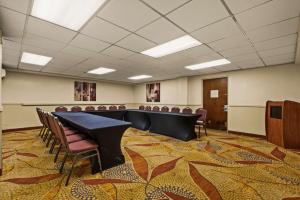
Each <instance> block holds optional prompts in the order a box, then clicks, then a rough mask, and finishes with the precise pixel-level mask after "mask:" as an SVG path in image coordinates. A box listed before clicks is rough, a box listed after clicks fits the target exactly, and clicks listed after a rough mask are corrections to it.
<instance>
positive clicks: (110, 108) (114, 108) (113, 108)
mask: <svg viewBox="0 0 300 200" xmlns="http://www.w3.org/2000/svg"><path fill="white" fill-rule="evenodd" d="M108 110H118V108H117V106H109V108H108Z"/></svg>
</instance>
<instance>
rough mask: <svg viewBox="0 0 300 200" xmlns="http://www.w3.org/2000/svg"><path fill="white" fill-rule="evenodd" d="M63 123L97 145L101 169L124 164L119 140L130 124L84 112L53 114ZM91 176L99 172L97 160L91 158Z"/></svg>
mask: <svg viewBox="0 0 300 200" xmlns="http://www.w3.org/2000/svg"><path fill="white" fill-rule="evenodd" d="M53 115H55V116H57V117H58V118H59V119H60V120H61V121H63V122H64V123H66V124H68V125H70V126H72V127H74V128H76V129H77V130H79V131H80V132H82V133H84V134H88V135H89V136H90V137H91V138H93V139H94V140H95V141H96V142H97V143H98V145H99V152H100V158H101V165H102V169H103V170H104V169H108V168H111V167H114V166H116V165H119V164H123V163H125V158H124V155H123V154H122V151H121V139H122V136H123V134H124V132H125V130H126V129H127V128H128V127H130V126H131V123H130V122H125V121H121V120H116V119H111V118H107V117H101V116H97V115H93V114H89V113H84V112H54V113H53ZM91 163H92V174H95V173H97V172H99V171H100V167H99V164H98V160H97V159H96V158H95V157H93V158H91Z"/></svg>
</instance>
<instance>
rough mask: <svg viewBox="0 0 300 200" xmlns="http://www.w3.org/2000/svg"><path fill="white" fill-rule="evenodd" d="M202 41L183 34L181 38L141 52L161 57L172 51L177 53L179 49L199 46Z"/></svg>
mask: <svg viewBox="0 0 300 200" xmlns="http://www.w3.org/2000/svg"><path fill="white" fill-rule="evenodd" d="M201 44H202V43H201V42H199V41H198V40H196V39H194V38H192V37H191V36H189V35H185V36H182V37H180V38H177V39H175V40H171V41H169V42H166V43H164V44H161V45H158V46H156V47H153V48H151V49H148V50H146V51H143V52H141V53H142V54H145V55H148V56H151V57H154V58H159V57H163V56H166V55H169V54H172V53H176V52H179V51H183V50H186V49H189V48H192V47H195V46H199V45H201Z"/></svg>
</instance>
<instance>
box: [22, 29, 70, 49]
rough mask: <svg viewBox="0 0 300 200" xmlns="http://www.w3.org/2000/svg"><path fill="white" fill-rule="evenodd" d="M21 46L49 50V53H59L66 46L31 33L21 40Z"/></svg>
mask: <svg viewBox="0 0 300 200" xmlns="http://www.w3.org/2000/svg"><path fill="white" fill-rule="evenodd" d="M23 44H28V45H31V46H35V47H39V48H43V49H49V50H51V51H59V50H61V49H62V48H64V47H65V46H66V44H64V43H61V42H57V41H54V40H50V39H47V38H43V37H40V36H37V35H34V34H31V33H26V34H25V37H24V38H23Z"/></svg>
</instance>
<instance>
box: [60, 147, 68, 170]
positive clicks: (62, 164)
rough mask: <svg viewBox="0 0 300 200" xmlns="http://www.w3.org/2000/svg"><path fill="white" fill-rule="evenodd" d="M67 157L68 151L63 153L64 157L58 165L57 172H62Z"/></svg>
mask: <svg viewBox="0 0 300 200" xmlns="http://www.w3.org/2000/svg"><path fill="white" fill-rule="evenodd" d="M67 157H68V152H66V153H65V156H64V159H63V161H62V163H61V166H60V169H59V173H62V171H63V169H64V165H65V162H66V160H67Z"/></svg>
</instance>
